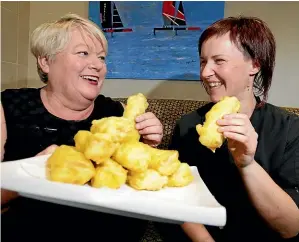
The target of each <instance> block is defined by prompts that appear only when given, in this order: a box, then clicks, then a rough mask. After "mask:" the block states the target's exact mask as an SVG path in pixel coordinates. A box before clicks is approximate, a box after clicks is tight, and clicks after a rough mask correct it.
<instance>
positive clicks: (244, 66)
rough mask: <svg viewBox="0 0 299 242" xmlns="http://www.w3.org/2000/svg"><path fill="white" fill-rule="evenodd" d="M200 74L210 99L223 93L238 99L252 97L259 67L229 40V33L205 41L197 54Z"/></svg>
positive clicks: (216, 99) (217, 99)
mask: <svg viewBox="0 0 299 242" xmlns="http://www.w3.org/2000/svg"><path fill="white" fill-rule="evenodd" d="M200 56H201V57H200V76H201V80H202V81H203V82H204V85H205V87H206V90H207V93H208V94H209V95H210V99H211V101H212V102H218V101H219V100H220V99H221V98H222V97H223V96H236V97H237V98H238V99H239V100H240V101H242V100H246V99H247V98H249V97H251V96H252V93H253V92H252V86H253V80H254V75H255V74H256V73H257V72H258V71H259V68H258V67H257V66H256V65H255V64H254V63H253V61H252V60H251V59H250V58H248V57H246V56H244V54H243V53H242V52H241V51H240V50H239V49H238V48H237V47H236V46H235V44H234V43H232V42H231V40H230V37H229V33H227V34H225V35H223V36H219V37H216V36H214V37H211V38H210V39H208V40H206V41H205V42H204V43H203V45H202V48H201V53H200Z"/></svg>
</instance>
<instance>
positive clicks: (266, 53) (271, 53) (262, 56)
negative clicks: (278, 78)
mask: <svg viewBox="0 0 299 242" xmlns="http://www.w3.org/2000/svg"><path fill="white" fill-rule="evenodd" d="M228 32H229V34H230V39H231V41H232V43H234V44H235V45H236V46H237V48H238V49H239V50H240V51H242V52H243V53H244V56H245V57H248V58H251V59H252V60H253V61H256V62H257V63H258V64H259V65H260V71H259V72H258V73H257V74H256V75H255V77H254V83H253V87H254V91H255V95H257V96H263V98H262V102H261V103H260V105H263V104H264V103H265V102H266V101H267V97H268V92H269V89H270V86H271V82H272V76H273V69H274V65H275V52H276V44H275V39H274V36H273V34H272V32H271V30H270V29H269V27H268V26H267V24H266V23H265V22H264V21H262V20H261V19H259V18H256V17H242V16H239V17H228V18H225V19H221V20H218V21H216V22H215V23H213V24H212V25H211V26H209V27H208V28H207V29H206V30H205V31H204V32H203V33H202V35H201V36H200V38H199V42H198V51H199V54H200V53H201V47H202V44H203V43H204V42H205V41H206V40H208V39H210V38H211V37H214V36H217V37H218V36H222V35H225V34H226V33H228Z"/></svg>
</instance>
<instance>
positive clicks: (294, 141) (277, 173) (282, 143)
mask: <svg viewBox="0 0 299 242" xmlns="http://www.w3.org/2000/svg"><path fill="white" fill-rule="evenodd" d="M212 106H213V103H210V104H207V105H205V106H203V107H201V108H199V109H198V110H196V111H194V112H192V113H190V114H188V115H185V116H183V117H182V118H181V120H179V121H178V122H177V125H176V127H175V130H174V134H173V138H172V142H171V144H170V147H169V148H170V149H176V150H178V151H179V154H180V157H179V158H180V160H181V161H182V162H187V163H188V164H190V165H191V166H197V168H198V171H199V173H200V175H201V177H202V179H203V181H204V182H205V184H206V185H207V187H208V188H209V190H210V191H211V193H212V194H213V195H214V196H215V198H216V200H217V201H218V202H219V203H220V204H221V205H223V206H224V207H226V210H227V224H226V226H224V228H223V229H220V228H218V227H210V226H207V228H208V230H209V231H210V233H211V234H212V236H213V237H214V238H215V239H216V241H217V242H218V241H227V242H234V241H238V242H239V241H240V242H244V241H250V242H252V241H265V242H266V241H267V242H268V241H271V242H272V241H282V239H280V238H279V236H278V234H276V233H275V232H274V231H273V230H271V229H269V227H268V226H267V225H266V224H265V222H264V221H263V220H262V219H261V217H260V216H259V215H258V213H257V211H256V210H255V208H254V207H253V205H252V204H251V202H250V201H249V197H248V195H247V192H246V189H245V186H244V183H243V181H242V178H241V176H240V174H239V172H238V169H237V167H236V165H235V164H234V161H233V158H232V156H231V154H230V152H229V150H228V148H227V143H226V142H225V143H224V144H223V145H222V147H221V148H220V149H217V150H216V152H215V154H214V153H212V152H211V151H210V150H209V149H208V148H206V147H205V146H203V145H201V144H200V142H199V141H198V138H199V136H198V134H197V132H196V129H195V126H196V125H197V124H199V123H200V124H203V122H204V120H205V114H206V113H207V112H208V111H209V110H210V109H211V107H212ZM250 121H251V123H252V125H253V127H254V128H255V130H256V132H257V133H258V135H259V138H258V147H257V150H256V154H255V160H256V161H257V162H258V163H259V164H260V165H261V166H262V167H263V169H264V170H265V171H266V172H267V173H268V174H269V175H270V176H271V178H272V179H273V180H274V181H275V182H276V183H277V184H278V185H279V186H280V187H281V188H282V189H283V190H284V191H286V192H287V193H288V194H289V195H290V196H291V197H292V199H293V200H294V201H295V203H296V204H297V206H298V205H299V188H298V187H299V117H297V116H295V115H293V114H291V113H288V112H286V111H284V110H282V109H280V108H279V107H275V106H273V105H271V104H265V105H264V106H263V107H261V108H258V109H255V111H254V112H253V115H252V116H251V118H250ZM160 226H161V225H160ZM165 227H167V226H165ZM168 229H170V230H168V231H167V232H168V234H170V232H169V231H171V230H173V228H168ZM162 230H163V226H162ZM164 230H165V228H164ZM164 232H165V231H164ZM162 233H163V231H162ZM180 233H181V232H180ZM173 234H175V233H173ZM181 236H182V233H181ZM176 237H179V236H178V235H176ZM297 239H298V238H297ZM183 240H184V239H183V238H180V239H177V240H176V239H173V238H172V239H170V240H169V241H183ZM186 241H187V240H186ZM296 241H297V240H296Z"/></svg>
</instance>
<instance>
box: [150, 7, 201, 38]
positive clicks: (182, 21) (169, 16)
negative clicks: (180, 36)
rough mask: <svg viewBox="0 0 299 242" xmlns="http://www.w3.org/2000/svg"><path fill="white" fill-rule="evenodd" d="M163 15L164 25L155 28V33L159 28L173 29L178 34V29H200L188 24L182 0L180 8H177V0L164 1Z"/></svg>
mask: <svg viewBox="0 0 299 242" xmlns="http://www.w3.org/2000/svg"><path fill="white" fill-rule="evenodd" d="M162 17H163V21H164V25H163V27H158V28H154V35H155V34H156V31H157V30H173V31H175V34H176V35H177V31H178V30H200V27H192V26H187V23H186V17H185V12H184V6H183V3H182V1H179V6H178V9H176V1H163V5H162Z"/></svg>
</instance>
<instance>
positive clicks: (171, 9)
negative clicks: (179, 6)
mask: <svg viewBox="0 0 299 242" xmlns="http://www.w3.org/2000/svg"><path fill="white" fill-rule="evenodd" d="M162 13H163V15H170V17H175V1H164V2H163V7H162Z"/></svg>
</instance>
